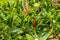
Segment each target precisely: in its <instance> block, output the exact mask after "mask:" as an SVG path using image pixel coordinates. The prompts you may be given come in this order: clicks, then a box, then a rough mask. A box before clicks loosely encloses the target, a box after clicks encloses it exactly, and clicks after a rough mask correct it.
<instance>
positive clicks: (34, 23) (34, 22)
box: [33, 18, 36, 27]
mask: <svg viewBox="0 0 60 40" xmlns="http://www.w3.org/2000/svg"><path fill="white" fill-rule="evenodd" d="M33 27H36V19H35V18H34V21H33Z"/></svg>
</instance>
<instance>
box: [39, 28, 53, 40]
mask: <svg viewBox="0 0 60 40" xmlns="http://www.w3.org/2000/svg"><path fill="white" fill-rule="evenodd" d="M52 32H53V27H52V28H51V30H50V31H49V33H47V34H46V35H44V36H43V37H41V38H40V40H46V39H47V38H48V37H49V36H50V34H51V33H52Z"/></svg>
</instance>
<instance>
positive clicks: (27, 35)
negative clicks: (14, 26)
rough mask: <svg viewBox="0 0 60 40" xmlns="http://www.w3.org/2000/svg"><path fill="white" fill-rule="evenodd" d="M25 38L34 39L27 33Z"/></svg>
mask: <svg viewBox="0 0 60 40" xmlns="http://www.w3.org/2000/svg"><path fill="white" fill-rule="evenodd" d="M26 38H27V40H34V38H33V37H32V36H31V35H29V34H26Z"/></svg>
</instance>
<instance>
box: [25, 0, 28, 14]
mask: <svg viewBox="0 0 60 40" xmlns="http://www.w3.org/2000/svg"><path fill="white" fill-rule="evenodd" d="M25 12H26V15H28V0H26V9H25Z"/></svg>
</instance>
